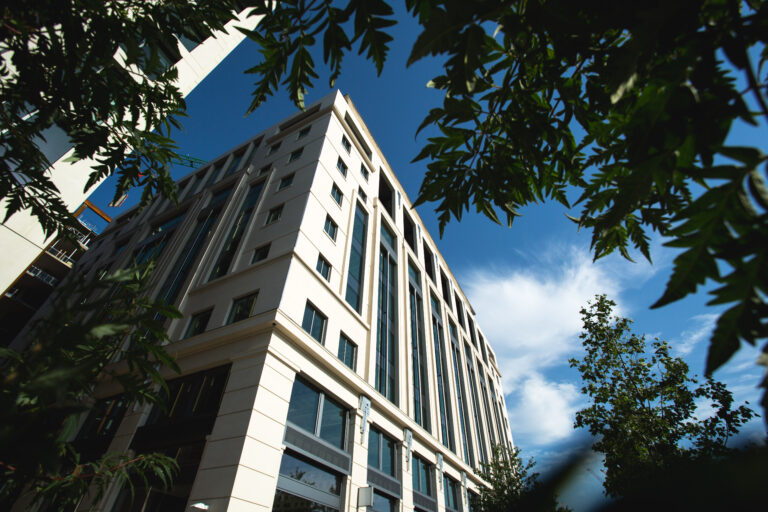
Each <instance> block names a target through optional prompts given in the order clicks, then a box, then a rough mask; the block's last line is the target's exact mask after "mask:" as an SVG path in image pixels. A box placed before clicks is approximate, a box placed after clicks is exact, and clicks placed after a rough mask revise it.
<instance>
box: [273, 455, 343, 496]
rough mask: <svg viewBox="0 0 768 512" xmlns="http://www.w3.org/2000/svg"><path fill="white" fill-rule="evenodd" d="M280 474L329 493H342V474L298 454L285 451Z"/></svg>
mask: <svg viewBox="0 0 768 512" xmlns="http://www.w3.org/2000/svg"><path fill="white" fill-rule="evenodd" d="M280 474H281V475H284V476H287V477H288V478H292V479H293V480H296V481H298V482H301V483H303V484H307V485H309V486H311V487H314V488H315V489H318V490H321V491H323V492H327V493H329V494H336V495H338V494H341V475H339V474H338V473H336V472H334V471H329V470H327V469H325V468H323V467H321V466H320V465H319V464H316V463H315V462H313V461H310V460H309V459H307V458H304V457H302V456H300V455H298V454H296V455H294V454H293V453H291V452H288V451H285V452H283V459H282V460H281V461H280Z"/></svg>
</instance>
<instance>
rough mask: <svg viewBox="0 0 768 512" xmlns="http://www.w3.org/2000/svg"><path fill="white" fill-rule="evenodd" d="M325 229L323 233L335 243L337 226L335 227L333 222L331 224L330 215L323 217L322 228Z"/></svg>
mask: <svg viewBox="0 0 768 512" xmlns="http://www.w3.org/2000/svg"><path fill="white" fill-rule="evenodd" d="M323 229H325V232H326V233H328V236H329V237H331V240H333V241H334V242H335V241H336V234H337V233H338V231H339V226H338V225H336V223H335V222H333V219H332V218H331V216H330V215H326V216H325V226H324V227H323Z"/></svg>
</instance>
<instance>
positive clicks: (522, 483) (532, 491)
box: [472, 445, 568, 512]
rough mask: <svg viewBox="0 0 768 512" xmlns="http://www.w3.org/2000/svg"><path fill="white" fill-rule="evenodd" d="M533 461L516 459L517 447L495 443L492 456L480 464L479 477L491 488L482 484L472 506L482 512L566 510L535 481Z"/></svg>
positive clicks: (517, 455) (518, 455) (536, 474)
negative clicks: (489, 459)
mask: <svg viewBox="0 0 768 512" xmlns="http://www.w3.org/2000/svg"><path fill="white" fill-rule="evenodd" d="M535 465H536V462H535V461H534V460H533V457H531V458H529V459H528V462H525V463H524V462H523V460H522V459H521V458H520V449H519V448H511V449H510V448H507V447H506V446H503V445H496V447H495V449H494V451H493V458H492V459H491V461H490V462H489V463H488V464H483V468H482V469H481V471H480V476H481V477H482V478H483V479H484V480H485V481H486V482H488V483H489V484H490V485H491V487H490V488H488V487H484V488H482V489H481V491H480V494H479V496H478V497H477V498H475V503H473V504H472V505H473V509H474V507H477V508H478V509H479V510H482V511H484V512H502V511H503V512H509V511H526V510H531V511H533V510H536V511H558V512H559V511H566V510H568V509H567V508H565V507H561V506H559V505H558V504H557V501H556V499H555V497H554V496H553V495H552V494H550V493H549V492H547V490H545V489H543V488H542V487H541V486H540V484H539V482H538V476H539V474H538V473H534V472H533V467H534V466H535Z"/></svg>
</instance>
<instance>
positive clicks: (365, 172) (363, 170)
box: [360, 164, 370, 181]
mask: <svg viewBox="0 0 768 512" xmlns="http://www.w3.org/2000/svg"><path fill="white" fill-rule="evenodd" d="M360 174H362V175H363V179H365V181H368V176H369V175H370V173H369V172H368V169H367V168H366V167H365V165H363V164H360Z"/></svg>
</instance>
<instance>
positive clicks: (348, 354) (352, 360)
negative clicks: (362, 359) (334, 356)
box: [339, 333, 357, 370]
mask: <svg viewBox="0 0 768 512" xmlns="http://www.w3.org/2000/svg"><path fill="white" fill-rule="evenodd" d="M339 359H341V361H342V362H343V363H344V364H345V365H347V366H349V367H350V368H352V369H353V370H354V369H355V366H356V364H357V345H355V343H354V342H353V341H352V340H350V339H349V338H347V337H346V336H345V335H344V333H341V335H340V336H339Z"/></svg>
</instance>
